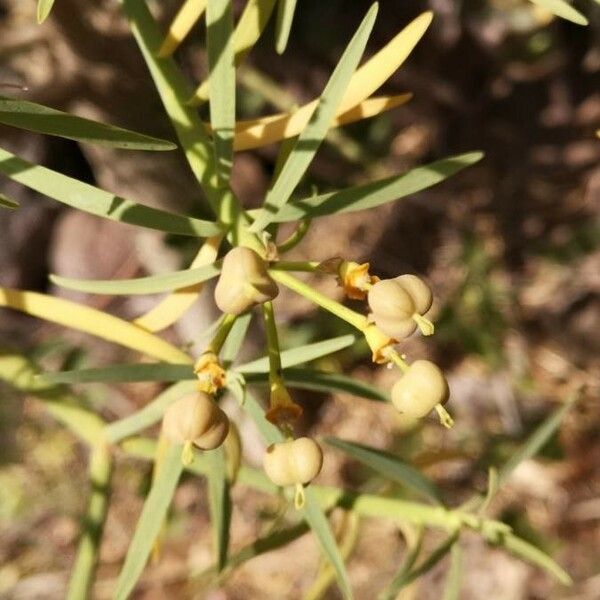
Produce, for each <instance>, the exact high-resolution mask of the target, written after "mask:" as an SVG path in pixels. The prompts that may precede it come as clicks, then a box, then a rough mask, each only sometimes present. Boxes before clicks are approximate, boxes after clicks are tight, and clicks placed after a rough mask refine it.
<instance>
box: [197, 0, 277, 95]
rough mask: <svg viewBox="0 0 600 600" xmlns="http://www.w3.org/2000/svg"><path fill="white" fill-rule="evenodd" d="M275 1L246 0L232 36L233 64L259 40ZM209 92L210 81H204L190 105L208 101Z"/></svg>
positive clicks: (242, 57)
mask: <svg viewBox="0 0 600 600" xmlns="http://www.w3.org/2000/svg"><path fill="white" fill-rule="evenodd" d="M275 1H276V0H248V2H246V6H245V7H244V12H242V16H241V17H240V20H239V22H238V24H237V26H236V28H235V32H234V34H233V45H234V50H235V64H236V65H239V64H240V63H241V62H242V61H243V60H244V58H245V57H246V55H247V54H248V52H249V51H250V50H251V49H252V47H253V46H254V44H256V42H257V41H258V39H259V38H260V36H261V34H262V32H263V30H264V28H265V27H266V25H267V23H268V21H269V18H270V16H271V13H272V12H273V8H274V6H275ZM209 90H210V79H206V80H204V81H203V82H202V84H201V85H200V86H199V87H198V89H197V90H196V91H195V93H194V96H193V97H192V98H191V100H190V103H191V104H193V105H196V104H201V103H203V102H205V101H206V100H207V99H208V96H209Z"/></svg>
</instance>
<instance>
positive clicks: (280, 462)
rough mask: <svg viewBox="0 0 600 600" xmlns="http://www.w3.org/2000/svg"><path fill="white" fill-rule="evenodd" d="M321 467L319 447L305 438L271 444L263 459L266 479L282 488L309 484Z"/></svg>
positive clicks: (321, 454) (321, 457)
mask: <svg viewBox="0 0 600 600" xmlns="http://www.w3.org/2000/svg"><path fill="white" fill-rule="evenodd" d="M322 465H323V452H322V450H321V447H320V446H319V444H317V442H315V441H314V440H313V439H311V438H307V437H302V438H298V439H296V440H290V441H288V442H280V443H277V444H271V445H270V446H269V447H268V448H267V451H266V452H265V455H264V458H263V467H264V469H265V473H266V474H267V477H268V478H269V479H270V480H271V481H272V482H273V483H274V484H275V485H279V486H282V487H283V486H288V485H295V484H304V485H305V484H307V483H310V482H311V481H312V480H313V479H314V478H315V477H316V476H317V475H318V474H319V473H320V472H321V467H322Z"/></svg>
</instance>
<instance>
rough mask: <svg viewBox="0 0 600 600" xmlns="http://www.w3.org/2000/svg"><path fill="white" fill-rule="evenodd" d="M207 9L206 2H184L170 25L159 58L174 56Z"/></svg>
mask: <svg viewBox="0 0 600 600" xmlns="http://www.w3.org/2000/svg"><path fill="white" fill-rule="evenodd" d="M205 9H206V0H184V2H183V4H182V5H181V8H180V9H179V11H178V12H177V14H176V15H175V17H174V18H173V21H172V22H171V24H170V25H169V29H168V30H167V35H166V36H165V39H164V40H163V42H162V44H161V46H160V48H159V50H158V52H157V56H158V57H160V58H164V57H165V56H170V55H171V54H173V52H175V50H177V48H178V47H179V44H181V42H182V41H183V40H184V39H185V38H186V36H187V34H188V33H189V32H190V31H191V30H192V27H193V26H194V25H195V24H196V23H197V22H198V21H199V20H200V17H201V16H202V14H203V13H204V11H205Z"/></svg>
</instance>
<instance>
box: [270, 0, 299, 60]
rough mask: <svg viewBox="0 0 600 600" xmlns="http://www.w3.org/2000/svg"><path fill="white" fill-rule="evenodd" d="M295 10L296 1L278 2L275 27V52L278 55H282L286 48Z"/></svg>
mask: <svg viewBox="0 0 600 600" xmlns="http://www.w3.org/2000/svg"><path fill="white" fill-rule="evenodd" d="M295 10H296V0H279V3H278V6H277V23H276V26H275V50H277V53H278V54H283V53H284V52H285V49H286V47H287V43H288V39H289V37H290V31H291V30H292V22H293V21H294V12H295Z"/></svg>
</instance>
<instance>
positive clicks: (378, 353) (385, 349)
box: [363, 324, 397, 364]
mask: <svg viewBox="0 0 600 600" xmlns="http://www.w3.org/2000/svg"><path fill="white" fill-rule="evenodd" d="M363 333H364V334H365V339H366V340H367V344H369V348H371V352H372V353H373V355H372V360H373V362H374V363H378V364H382V363H386V362H388V360H389V353H390V351H391V350H392V349H393V348H394V346H395V345H396V343H397V341H396V340H395V339H394V338H391V337H389V336H388V335H386V334H385V333H383V331H381V329H379V327H377V325H375V324H371V325H368V326H367V327H366V329H365V330H364V332H363Z"/></svg>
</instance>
